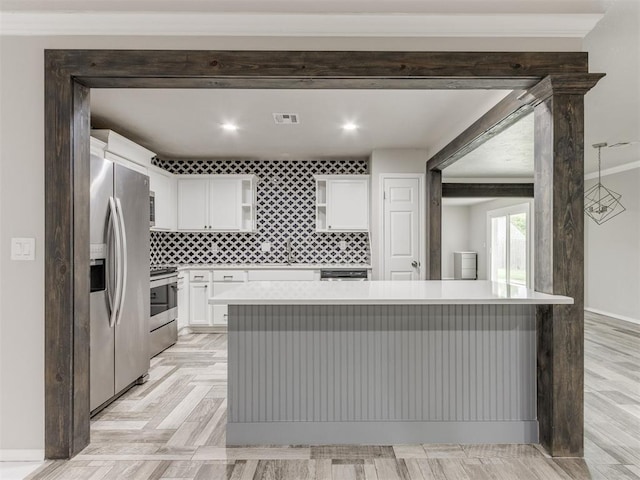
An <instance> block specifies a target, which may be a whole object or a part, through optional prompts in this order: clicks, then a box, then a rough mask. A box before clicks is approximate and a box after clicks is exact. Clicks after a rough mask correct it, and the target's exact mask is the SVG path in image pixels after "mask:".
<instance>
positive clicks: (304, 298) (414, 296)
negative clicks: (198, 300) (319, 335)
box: [209, 280, 573, 305]
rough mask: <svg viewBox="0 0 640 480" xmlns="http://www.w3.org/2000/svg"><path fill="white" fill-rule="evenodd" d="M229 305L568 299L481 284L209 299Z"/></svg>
mask: <svg viewBox="0 0 640 480" xmlns="http://www.w3.org/2000/svg"><path fill="white" fill-rule="evenodd" d="M209 303H210V304H213V305H215V304H223V305H224V304H228V305H265V304H266V305H484V304H505V305H510V304H530V305H549V304H573V299H572V298H570V297H563V296H560V295H547V294H544V293H538V292H535V291H533V290H529V289H526V288H524V287H519V286H515V285H505V284H502V283H495V282H490V281H486V280H480V281H469V280H466V281H465V280H444V281H441V280H431V281H414V282H389V281H373V282H319V281H318V282H289V281H281V282H280V281H279V282H248V283H245V284H241V285H238V286H237V287H236V288H233V289H231V290H229V291H227V292H224V293H222V294H220V295H215V296H214V297H213V298H210V299H209Z"/></svg>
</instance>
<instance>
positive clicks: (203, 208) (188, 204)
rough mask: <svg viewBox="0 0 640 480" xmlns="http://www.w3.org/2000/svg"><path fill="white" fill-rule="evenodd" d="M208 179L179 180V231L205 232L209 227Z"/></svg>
mask: <svg viewBox="0 0 640 480" xmlns="http://www.w3.org/2000/svg"><path fill="white" fill-rule="evenodd" d="M208 186H209V180H208V179H200V178H181V179H179V180H178V230H204V229H205V228H206V227H207V226H208V225H209V223H208V215H207V213H208V212H207V189H208Z"/></svg>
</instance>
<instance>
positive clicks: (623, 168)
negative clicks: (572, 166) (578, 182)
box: [584, 160, 640, 180]
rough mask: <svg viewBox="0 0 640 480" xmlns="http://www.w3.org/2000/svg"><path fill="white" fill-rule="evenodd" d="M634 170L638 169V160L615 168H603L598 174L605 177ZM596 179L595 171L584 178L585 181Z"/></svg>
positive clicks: (639, 163) (596, 173)
mask: <svg viewBox="0 0 640 480" xmlns="http://www.w3.org/2000/svg"><path fill="white" fill-rule="evenodd" d="M636 168H640V160H638V161H636V162H629V163H625V164H623V165H618V166H617V167H611V168H605V169H603V170H602V171H601V172H600V176H601V177H606V176H607V175H615V174H616V173H622V172H627V171H629V170H635V169H636ZM596 178H598V172H597V171H595V172H591V173H588V174H586V175H585V176H584V179H585V180H594V179H596Z"/></svg>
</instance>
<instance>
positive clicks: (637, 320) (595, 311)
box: [584, 307, 640, 325]
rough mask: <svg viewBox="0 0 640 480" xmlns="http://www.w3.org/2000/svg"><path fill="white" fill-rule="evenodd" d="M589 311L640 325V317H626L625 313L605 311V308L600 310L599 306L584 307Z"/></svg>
mask: <svg viewBox="0 0 640 480" xmlns="http://www.w3.org/2000/svg"><path fill="white" fill-rule="evenodd" d="M584 309H585V310H586V311H587V312H591V313H597V314H598V315H604V316H605V317H611V318H615V319H617V320H623V321H625V322H630V323H635V324H636V325H640V319H638V318H632V317H625V316H624V315H618V314H617V313H611V312H605V311H604V310H598V309H597V308H591V307H584Z"/></svg>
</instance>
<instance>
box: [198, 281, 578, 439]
mask: <svg viewBox="0 0 640 480" xmlns="http://www.w3.org/2000/svg"><path fill="white" fill-rule="evenodd" d="M272 283H273V282H272ZM279 283H284V282H279ZM369 283H376V282H369ZM425 283H426V282H425ZM429 283H434V282H429ZM279 287H282V285H279ZM239 288H242V287H239ZM252 288H255V286H254V287H252ZM265 288H267V289H273V285H270V286H268V285H265ZM292 288H294V287H293V285H292ZM327 288H336V287H324V286H322V287H320V290H322V289H327ZM357 288H368V289H369V293H371V292H370V289H371V288H372V287H357ZM394 288H396V287H394ZM228 293H229V294H231V293H232V292H228ZM244 293H245V294H250V293H251V292H248V291H247V292H244ZM326 293H327V292H326V291H325V292H324V293H323V295H325V294H326ZM352 293H353V292H352ZM356 293H357V292H356ZM534 293H535V292H531V296H532V297H533V296H537V297H536V300H532V299H529V301H530V302H531V303H527V302H526V299H522V298H520V299H518V300H515V299H514V302H509V300H508V299H503V301H502V303H499V302H496V301H495V299H493V300H485V302H488V303H484V304H483V303H480V302H482V300H481V299H479V298H476V299H475V301H477V302H479V303H477V304H473V303H465V301H462V302H458V303H454V304H451V303H446V304H437V303H433V302H434V301H435V300H434V299H431V300H428V299H423V303H417V301H415V299H414V303H409V302H410V299H404V301H406V302H407V303H408V304H401V303H398V302H402V301H403V299H401V298H395V299H389V298H387V299H386V302H387V303H384V301H385V299H384V298H383V299H379V300H380V301H381V302H382V303H375V304H361V303H358V300H357V299H352V301H353V302H354V303H353V304H349V303H347V302H346V300H344V299H342V300H340V301H339V302H340V303H339V304H331V303H329V302H330V299H329V298H326V299H324V300H323V301H320V300H319V299H318V298H316V299H313V298H309V299H308V301H309V304H303V303H301V302H300V298H298V299H297V300H296V302H295V303H286V302H285V300H286V298H284V297H283V298H275V299H274V300H273V303H270V302H269V303H267V302H265V300H264V297H262V302H263V304H258V303H255V299H254V300H247V298H246V297H245V299H244V301H243V298H242V292H236V294H235V297H234V299H233V298H228V297H225V299H224V301H228V303H229V380H228V381H229V386H228V388H229V397H228V401H229V410H228V415H229V416H228V423H227V445H230V446H232V445H274V444H277V445H300V444H303V445H319V444H367V445H376V444H378V445H389V444H402V443H536V442H537V441H538V422H537V416H536V345H535V342H536V322H535V305H534V304H541V303H543V301H544V300H545V299H543V298H541V295H542V296H543V294H538V293H535V295H533V294H534ZM412 294H415V291H414V292H412ZM225 295H226V294H225ZM325 296H327V295H325ZM355 296H356V297H357V295H355ZM548 297H549V298H548V299H546V300H547V301H548V303H570V302H571V299H568V298H567V297H557V296H555V297H552V296H548ZM221 301H223V298H222V297H220V298H214V299H212V301H211V303H219V302H221ZM369 301H370V302H371V301H372V300H369ZM377 301H378V300H376V302H377ZM452 301H453V300H452V299H448V300H447V302H452ZM468 301H469V300H466V302H468Z"/></svg>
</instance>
